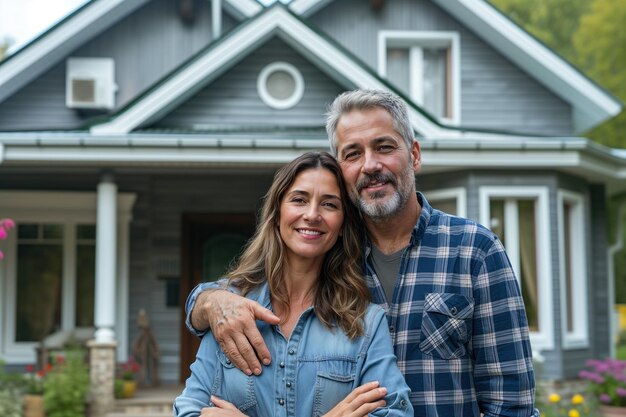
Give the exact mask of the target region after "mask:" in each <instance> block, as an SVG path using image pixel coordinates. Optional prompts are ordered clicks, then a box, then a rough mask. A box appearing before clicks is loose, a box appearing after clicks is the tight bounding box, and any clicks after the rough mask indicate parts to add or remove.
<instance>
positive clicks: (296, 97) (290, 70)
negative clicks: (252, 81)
mask: <svg viewBox="0 0 626 417" xmlns="http://www.w3.org/2000/svg"><path fill="white" fill-rule="evenodd" d="M276 71H284V72H286V73H287V74H289V75H291V76H292V77H293V80H294V83H295V86H294V91H293V94H292V95H291V96H290V97H288V98H286V99H277V98H275V97H273V96H272V95H271V94H270V93H269V91H267V79H268V78H269V77H270V75H272V74H273V73H274V72H276ZM256 87H257V92H258V93H259V97H261V100H263V102H264V103H265V104H267V105H268V106H270V107H272V108H274V109H277V110H287V109H290V108H292V107H293V106H295V105H296V104H298V103H299V102H300V100H302V97H303V96H304V78H303V77H302V73H301V72H300V70H298V68H296V67H295V66H294V65H292V64H290V63H288V62H283V61H279V62H272V63H271V64H269V65H267V66H265V67H264V68H263V69H262V70H261V72H260V73H259V77H258V78H257V84H256Z"/></svg>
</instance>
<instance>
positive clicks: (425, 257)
mask: <svg viewBox="0 0 626 417" xmlns="http://www.w3.org/2000/svg"><path fill="white" fill-rule="evenodd" d="M418 200H419V202H420V204H421V206H422V211H421V215H420V218H419V220H418V222H417V225H416V226H415V228H414V229H413V233H412V236H411V241H410V243H409V246H408V247H407V248H406V249H405V251H404V253H403V255H402V260H401V261H400V271H399V274H398V279H397V280H396V285H395V288H394V292H393V299H392V302H391V303H390V304H389V303H387V300H386V299H385V295H384V291H383V288H382V286H381V284H380V281H379V280H378V277H377V276H376V272H375V271H374V268H373V267H372V264H371V257H370V253H371V243H370V242H368V243H367V245H366V249H365V255H366V265H365V278H366V280H367V283H368V286H369V288H370V290H371V292H372V296H373V301H374V302H375V303H377V304H381V305H383V306H384V307H385V309H386V311H387V318H388V321H389V329H390V331H391V336H392V338H393V344H394V348H395V353H396V356H397V358H398V365H399V367H400V370H401V371H402V373H403V374H404V376H405V379H406V382H407V384H408V385H409V387H410V388H411V391H412V393H411V402H412V404H413V407H414V409H415V415H416V416H424V417H426V416H428V417H470V416H476V417H478V416H480V413H483V414H484V415H485V417H491V416H511V417H513V416H515V417H529V416H537V417H538V416H539V411H538V410H536V409H535V408H534V389H535V380H534V374H533V367H532V352H531V348H530V341H529V338H528V323H527V320H526V311H525V309H524V302H523V301H522V296H521V293H520V289H519V284H518V282H517V280H516V278H515V275H514V272H513V269H512V267H511V264H510V262H509V259H508V257H507V255H506V253H505V251H504V247H503V246H502V244H501V243H500V240H498V238H497V237H496V236H495V235H494V234H493V233H492V232H491V231H489V230H488V229H486V228H485V227H483V226H481V225H479V224H477V223H474V222H472V221H470V220H467V219H463V218H459V217H454V216H450V215H448V214H446V213H443V212H441V211H439V210H436V209H433V208H432V207H431V206H430V205H429V204H428V201H426V199H425V198H424V196H423V195H422V194H420V193H418Z"/></svg>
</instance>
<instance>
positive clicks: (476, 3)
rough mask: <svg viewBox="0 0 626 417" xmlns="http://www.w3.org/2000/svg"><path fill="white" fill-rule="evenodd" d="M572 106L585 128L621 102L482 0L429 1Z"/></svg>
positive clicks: (296, 0)
mask: <svg viewBox="0 0 626 417" xmlns="http://www.w3.org/2000/svg"><path fill="white" fill-rule="evenodd" d="M333 1H334V0H293V2H292V3H291V4H290V5H289V7H290V9H291V10H293V11H294V12H295V13H298V14H300V15H302V16H310V15H312V14H314V13H315V12H316V11H318V10H320V9H321V8H322V7H324V6H326V5H327V4H329V3H332V2H333ZM431 1H432V2H433V3H435V4H437V5H438V6H439V7H441V8H442V9H444V10H446V11H447V12H448V13H450V14H451V15H452V16H454V17H455V18H456V19H458V20H459V21H460V22H462V23H463V24H464V25H465V26H467V27H468V28H469V29H471V30H472V31H473V32H474V33H476V34H477V35H478V36H480V37H481V38H482V39H483V40H484V41H485V42H487V43H488V44H489V45H491V46H492V47H493V48H495V49H496V50H497V51H498V52H499V53H501V54H502V55H504V56H505V57H507V58H508V59H509V60H511V61H512V62H513V63H515V64H516V65H517V66H518V67H519V68H521V69H523V70H524V71H526V72H527V73H528V74H530V75H531V76H532V77H534V78H535V79H537V80H538V81H539V82H540V83H542V84H543V85H544V86H545V87H546V88H548V89H549V90H551V91H553V92H554V93H555V94H556V95H557V96H559V97H561V98H562V99H563V100H564V101H566V102H568V103H569V104H570V105H571V106H572V109H573V115H572V116H573V121H574V130H575V132H576V133H582V132H585V131H587V130H589V129H591V128H592V127H594V126H596V125H598V124H600V123H602V122H604V121H606V120H608V119H610V118H611V117H613V116H616V115H617V114H619V113H620V112H621V111H622V109H623V103H622V102H621V101H620V100H619V99H617V98H616V97H614V96H613V95H612V94H611V93H609V92H607V91H605V90H604V89H603V88H602V87H600V86H598V85H597V84H596V83H595V82H594V81H592V80H590V79H589V78H587V77H586V76H585V75H584V74H582V73H581V72H580V71H579V70H578V69H576V68H575V67H573V66H572V65H571V64H570V63H569V62H567V61H566V60H564V59H563V58H561V57H560V56H559V55H558V54H556V53H555V52H554V51H553V50H551V49H550V48H548V47H547V46H546V45H544V44H543V43H541V42H540V41H539V40H537V39H536V38H535V37H533V36H532V35H530V34H529V33H528V32H526V31H525V30H524V29H522V28H521V27H520V26H518V25H517V24H515V23H514V22H513V21H511V20H510V19H508V18H507V17H506V16H505V15H503V14H502V13H501V12H499V11H498V10H497V9H495V8H494V7H493V6H492V5H491V4H490V3H489V2H487V1H485V0H454V1H450V0H431Z"/></svg>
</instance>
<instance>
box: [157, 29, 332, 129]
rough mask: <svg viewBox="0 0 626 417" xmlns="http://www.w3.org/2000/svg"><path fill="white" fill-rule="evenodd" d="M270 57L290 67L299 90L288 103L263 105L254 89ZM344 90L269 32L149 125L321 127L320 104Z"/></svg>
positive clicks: (161, 126)
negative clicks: (298, 77) (299, 79)
mask: <svg viewBox="0 0 626 417" xmlns="http://www.w3.org/2000/svg"><path fill="white" fill-rule="evenodd" d="M274 62H287V63H289V64H291V65H293V66H295V67H296V69H298V70H299V71H300V73H301V74H302V78H303V79H304V95H303V96H302V99H301V100H300V102H298V103H297V104H296V105H295V106H293V107H292V108H289V109H284V110H281V109H274V108H272V107H270V106H268V105H267V104H266V103H265V102H263V100H262V99H261V97H260V96H259V93H258V92H257V79H258V77H259V73H260V72H261V70H263V68H265V67H266V66H267V65H269V64H271V63H274ZM342 91H344V89H343V88H342V87H341V86H340V85H338V84H337V83H336V82H335V81H333V80H332V79H330V78H329V77H328V76H327V75H326V74H324V73H323V72H322V71H320V70H319V69H318V68H316V67H315V66H314V65H312V64H311V63H310V62H309V61H308V60H307V59H305V58H304V57H303V56H302V55H300V54H299V53H297V52H296V51H295V50H294V49H293V48H292V47H291V46H289V45H287V44H286V43H285V42H284V41H283V40H282V39H279V38H278V37H274V38H272V39H270V40H269V41H268V42H267V43H265V44H263V45H262V46H261V47H259V48H258V49H257V50H255V51H253V52H252V53H251V54H250V55H249V56H247V57H245V58H244V59H243V60H242V61H241V62H239V63H237V64H236V65H235V66H234V67H233V68H231V69H229V70H228V71H227V72H226V73H225V74H223V75H221V76H220V77H218V78H217V79H216V80H215V81H213V82H212V83H210V84H209V85H207V86H206V87H204V88H203V89H202V90H200V91H199V92H198V93H197V94H195V95H194V96H193V97H192V98H190V99H189V100H187V101H186V102H185V103H183V104H182V105H181V106H179V107H178V108H177V109H175V110H174V111H172V112H171V113H170V114H168V115H167V116H165V117H164V118H163V119H161V120H160V121H158V122H156V123H155V124H154V125H153V126H152V127H160V128H188V129H192V130H203V129H206V128H208V126H227V127H228V126H233V127H245V126H268V127H275V126H280V127H289V126H292V127H317V128H320V127H323V126H324V123H325V117H324V113H325V112H326V107H327V106H328V104H329V103H330V102H332V100H333V99H334V98H335V97H336V96H337V94H339V93H341V92H342Z"/></svg>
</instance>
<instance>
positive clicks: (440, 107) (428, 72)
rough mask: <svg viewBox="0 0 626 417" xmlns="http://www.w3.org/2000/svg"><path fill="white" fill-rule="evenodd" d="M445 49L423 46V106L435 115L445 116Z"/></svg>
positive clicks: (446, 106) (446, 94) (446, 87)
mask: <svg viewBox="0 0 626 417" xmlns="http://www.w3.org/2000/svg"><path fill="white" fill-rule="evenodd" d="M446 61H447V50H446V49H426V48H424V88H423V91H424V107H425V108H426V109H427V110H429V111H430V112H431V113H432V114H434V115H435V116H437V117H447V116H449V115H448V114H447V113H448V112H447V108H448V103H447V97H448V91H447V90H448V83H447V73H448V71H447V68H446V66H447V65H446Z"/></svg>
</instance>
